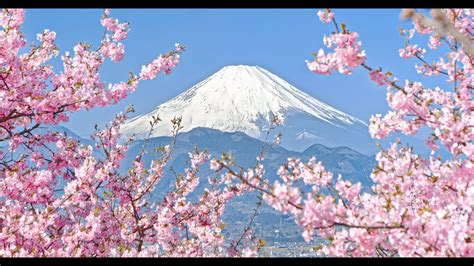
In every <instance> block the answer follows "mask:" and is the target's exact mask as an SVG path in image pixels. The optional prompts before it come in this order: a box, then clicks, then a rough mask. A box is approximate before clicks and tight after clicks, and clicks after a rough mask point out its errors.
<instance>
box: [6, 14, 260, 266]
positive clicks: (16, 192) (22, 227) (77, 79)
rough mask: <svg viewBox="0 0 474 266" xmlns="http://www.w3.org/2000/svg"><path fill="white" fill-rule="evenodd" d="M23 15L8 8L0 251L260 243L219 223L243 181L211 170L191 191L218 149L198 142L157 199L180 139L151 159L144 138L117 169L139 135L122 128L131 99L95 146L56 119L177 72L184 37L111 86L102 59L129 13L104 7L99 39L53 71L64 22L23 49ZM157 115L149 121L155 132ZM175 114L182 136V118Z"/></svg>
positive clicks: (130, 252) (233, 252)
mask: <svg viewBox="0 0 474 266" xmlns="http://www.w3.org/2000/svg"><path fill="white" fill-rule="evenodd" d="M24 21H25V11H24V10H20V9H4V10H2V12H1V13H0V24H1V31H0V78H1V82H0V145H2V146H3V147H2V148H1V149H0V256H7V257H10V256H54V257H57V256H68V257H69V256H87V257H96V256H251V255H255V251H256V249H257V245H256V244H255V239H254V237H253V236H252V234H251V230H246V231H245V233H244V234H242V237H241V238H240V239H239V241H238V243H233V244H228V243H226V241H225V238H224V235H223V234H222V230H223V228H224V227H225V225H224V223H223V222H222V220H221V219H220V216H221V214H222V212H223V209H224V206H225V204H226V202H228V201H229V200H231V199H232V198H233V197H235V196H236V195H239V194H242V193H244V191H245V188H244V187H238V186H236V185H235V184H234V185H232V184H225V183H224V182H225V180H224V179H218V178H213V179H211V178H209V179H208V182H209V186H208V187H207V188H206V189H205V191H204V193H203V194H202V195H200V196H199V197H198V200H195V201H190V200H189V199H188V195H189V194H190V193H191V192H193V191H194V189H195V188H196V186H197V185H198V184H199V178H198V176H197V173H198V169H199V166H200V165H202V164H203V163H205V162H206V161H208V159H209V156H208V155H207V154H206V153H205V152H202V151H201V152H200V151H198V150H196V151H194V152H192V153H190V154H189V156H190V160H191V166H190V167H189V168H187V169H186V170H185V172H184V173H183V174H180V175H179V176H178V177H177V178H176V182H175V189H174V190H172V191H169V192H167V193H166V195H165V196H164V197H163V199H162V200H151V196H152V193H153V191H154V189H155V187H156V185H157V183H158V182H159V181H160V179H161V177H162V176H163V172H164V168H165V166H166V163H167V162H168V161H169V159H170V157H171V154H172V151H173V147H174V142H173V143H171V144H170V145H167V146H165V147H162V148H161V149H159V150H158V152H160V153H161V154H160V155H159V156H157V158H156V159H155V160H153V161H152V162H151V165H145V164H144V162H143V161H142V157H143V155H144V153H145V152H146V143H147V141H145V144H144V146H143V147H142V150H141V153H140V154H139V155H138V156H137V157H136V158H135V159H134V160H133V162H132V166H131V168H130V169H129V170H128V172H126V173H120V172H119V170H118V169H119V167H120V165H121V161H122V159H123V158H124V157H125V152H126V151H127V148H128V144H129V143H130V142H131V141H132V139H131V138H128V139H126V140H123V138H122V137H121V135H120V133H119V129H120V126H121V124H122V123H123V122H124V121H125V119H126V118H127V114H128V113H130V112H132V111H133V108H132V107H129V108H127V110H126V111H125V112H124V113H120V114H118V115H117V116H116V118H115V119H114V120H113V121H112V122H110V124H109V125H107V126H106V127H105V128H103V129H99V128H98V127H97V128H96V132H95V133H94V134H93V136H92V137H93V140H94V141H95V142H96V143H97V144H96V146H95V147H92V146H90V145H89V146H86V145H84V144H82V143H79V142H78V141H77V140H75V139H73V138H72V137H70V136H68V135H67V134H66V133H64V132H59V131H57V130H56V131H55V130H53V129H52V127H50V126H51V125H56V124H59V123H61V122H66V121H68V117H69V115H70V114H71V113H73V112H77V111H80V110H88V109H91V108H94V107H97V106H109V105H112V104H115V103H117V102H119V101H120V100H122V99H124V98H125V97H126V96H127V94H128V93H131V92H133V91H134V90H135V89H136V88H137V86H138V85H139V83H140V82H141V81H143V80H152V79H155V78H156V76H157V75H158V74H159V73H162V72H163V73H164V74H170V73H171V70H172V68H174V67H175V66H176V65H177V64H178V63H179V59H180V54H181V52H183V50H184V47H183V46H181V45H179V44H176V45H175V46H176V47H175V49H174V50H173V51H171V52H169V53H167V54H164V55H160V56H159V57H158V58H156V59H154V60H153V61H152V62H151V63H149V64H147V65H144V66H142V69H141V72H140V74H139V75H138V76H135V75H134V74H133V73H131V74H130V78H129V79H128V80H127V81H126V82H120V83H116V84H108V86H106V85H105V82H104V81H103V80H102V79H101V77H100V75H99V70H100V69H101V67H102V65H103V63H104V62H105V61H106V60H107V59H110V60H111V61H113V62H119V61H121V60H122V59H123V57H124V51H125V50H124V45H123V44H122V42H121V41H123V40H124V39H125V38H126V37H127V34H128V31H129V25H128V24H127V23H119V22H118V20H117V19H115V18H113V17H110V11H109V10H107V9H106V10H105V11H104V14H103V17H102V19H101V24H102V26H103V27H104V28H105V30H104V35H103V38H102V40H101V43H100V45H99V46H98V48H97V49H93V48H92V46H91V45H90V44H86V43H79V44H77V45H76V46H75V47H74V54H72V55H71V54H70V53H69V52H65V53H64V55H62V56H61V59H62V62H63V70H62V71H61V72H59V73H55V72H54V71H53V68H52V66H51V65H48V64H47V62H48V61H49V60H50V59H51V58H53V57H56V56H58V55H59V50H58V48H57V46H56V45H55V42H54V40H55V37H56V33H55V32H53V31H50V30H44V31H43V32H42V33H40V34H38V35H37V39H38V41H39V44H35V45H34V46H32V47H31V49H30V50H28V51H27V52H25V53H20V50H22V49H26V47H25V44H26V40H25V36H24V34H23V33H22V32H21V31H20V28H21V26H22V24H23V23H24ZM159 121H160V119H159V118H158V117H154V118H153V121H150V135H151V132H152V131H153V129H154V127H155V126H156V124H157V123H158V122H159ZM172 122H173V125H174V128H173V132H174V135H175V136H176V134H177V133H178V131H179V129H180V118H176V119H174V120H173V121H172ZM40 129H42V130H40ZM150 135H149V136H150ZM149 136H148V137H149ZM4 144H6V145H4ZM98 154H102V156H100V155H98Z"/></svg>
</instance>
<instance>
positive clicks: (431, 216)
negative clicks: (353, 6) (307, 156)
mask: <svg viewBox="0 0 474 266" xmlns="http://www.w3.org/2000/svg"><path fill="white" fill-rule="evenodd" d="M318 16H319V18H320V20H321V21H322V22H323V23H331V24H333V25H334V27H335V31H334V32H332V33H331V34H329V35H328V36H324V38H323V41H324V44H325V45H326V47H327V48H329V49H330V52H326V51H325V50H323V49H320V50H319V52H318V53H317V54H315V59H314V60H313V61H308V62H307V65H308V68H309V69H310V70H311V71H312V72H314V73H317V74H324V75H330V74H331V73H333V72H336V71H337V72H339V73H342V74H345V75H349V74H351V73H352V71H353V69H355V68H363V69H365V70H367V72H368V76H369V78H370V79H371V80H373V81H374V82H375V83H376V84H377V85H378V86H382V87H386V88H387V102H388V105H389V107H390V109H391V110H390V111H389V112H388V113H387V114H386V115H385V116H383V117H382V116H381V115H375V116H372V118H371V119H370V127H369V131H370V134H371V136H372V137H373V138H375V139H381V138H385V137H387V136H389V135H390V134H391V133H394V132H398V133H402V134H405V135H416V134H417V133H418V132H419V131H420V129H422V128H424V129H427V130H429V131H430V134H429V135H428V137H426V145H427V146H428V147H429V148H430V149H431V150H432V154H431V155H430V156H425V157H423V156H421V155H418V154H416V153H415V151H414V149H413V147H409V146H402V145H401V144H400V142H399V141H397V142H395V143H392V144H391V145H390V146H389V147H388V148H386V149H384V148H382V147H381V150H380V152H378V153H377V155H376V160H377V165H376V166H375V168H374V169H373V172H372V174H371V178H372V180H373V181H374V183H375V184H374V185H373V186H372V191H371V192H370V193H362V192H361V184H360V183H355V184H354V183H353V182H351V181H350V180H344V179H343V177H341V176H338V177H334V175H333V174H332V173H330V172H328V171H326V170H325V169H324V166H323V165H322V164H321V162H318V161H317V159H316V158H313V159H311V160H309V161H308V162H301V161H300V160H299V159H296V158H289V159H288V163H287V164H285V165H284V166H282V167H281V168H280V169H279V171H278V174H279V175H280V177H281V179H282V180H281V181H276V182H274V183H273V184H272V185H269V184H268V182H257V183H256V184H253V185H254V186H255V187H256V188H257V189H259V190H260V191H261V192H262V193H263V195H264V200H265V201H266V202H267V203H268V204H270V205H271V206H273V207H274V208H275V209H277V210H279V211H281V212H283V213H289V214H291V215H292V216H293V217H294V219H295V221H296V223H297V224H298V225H299V226H301V228H302V229H303V237H304V238H305V239H306V240H307V241H309V240H311V239H313V238H314V237H315V235H318V236H319V237H322V238H323V239H324V241H325V242H324V244H322V245H320V246H318V247H316V251H317V252H318V253H319V254H322V255H326V256H448V257H457V256H474V216H473V208H474V164H473V163H474V152H473V151H474V145H473V139H474V104H473V101H472V100H473V98H472V96H473V95H472V91H473V77H472V75H473V59H474V53H473V45H472V40H473V38H474V35H473V32H472V30H473V27H474V14H473V11H472V9H464V10H463V9H444V10H432V11H431V18H429V17H428V16H427V15H424V14H423V13H422V12H420V11H417V10H404V11H403V13H402V17H403V18H410V19H411V20H412V22H413V26H414V27H413V28H412V29H408V30H401V34H402V35H403V37H404V38H405V40H406V46H405V47H403V48H401V49H400V50H399V54H400V56H401V57H402V58H405V59H412V60H416V61H417V64H416V65H415V68H416V70H417V72H418V73H419V74H420V75H422V76H426V77H436V76H442V77H445V78H446V83H445V84H440V85H439V86H438V87H434V88H430V87H427V86H425V85H423V83H421V82H419V81H409V80H405V81H404V82H401V81H400V80H399V79H398V78H396V77H395V76H394V74H392V73H391V72H389V71H387V72H385V73H384V72H382V70H381V68H375V67H372V66H369V64H368V59H367V55H366V52H365V51H364V50H363V49H362V43H361V42H360V41H359V40H358V38H359V35H358V33H357V32H353V31H350V30H349V29H348V27H347V26H346V25H344V24H341V27H340V26H339V24H338V23H337V22H336V20H335V17H334V13H333V12H332V11H331V10H329V9H327V10H324V11H319V12H318ZM415 34H419V35H421V36H422V37H425V39H426V40H427V49H428V50H429V51H431V56H430V57H428V56H429V53H428V50H427V49H425V48H422V47H423V46H422V45H421V44H414V43H412V40H413V37H414V35H415ZM441 49H446V50H447V52H446V53H444V54H443V53H435V50H441ZM430 61H431V62H432V63H429V62H430ZM440 146H442V147H443V148H445V149H446V150H447V151H448V153H449V154H448V155H447V156H444V158H443V157H442V156H440V155H439V154H436V152H437V151H438V149H439V148H440ZM213 164H216V162H214V163H213ZM242 178H245V177H242ZM257 179H258V178H257ZM246 182H247V181H246ZM251 182H252V181H251V180H250V181H249V183H251ZM298 182H299V183H301V182H303V183H304V184H305V185H307V186H309V188H310V192H308V193H305V192H304V191H303V190H301V189H300V188H299V186H298V184H299V183H298Z"/></svg>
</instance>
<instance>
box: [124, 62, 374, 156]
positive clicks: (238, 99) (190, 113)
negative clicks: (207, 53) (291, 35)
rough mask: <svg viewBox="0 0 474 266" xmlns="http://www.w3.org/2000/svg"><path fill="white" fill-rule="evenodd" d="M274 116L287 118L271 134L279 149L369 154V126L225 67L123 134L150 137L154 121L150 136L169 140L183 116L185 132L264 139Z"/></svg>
mask: <svg viewBox="0 0 474 266" xmlns="http://www.w3.org/2000/svg"><path fill="white" fill-rule="evenodd" d="M272 114H278V115H279V116H280V117H282V118H283V124H282V125H280V126H278V127H277V128H276V129H274V130H273V134H276V133H282V135H283V138H282V143H281V145H282V146H283V147H285V148H286V149H289V150H294V151H303V150H304V149H306V148H308V147H309V146H311V145H313V144H315V143H319V144H323V145H325V146H328V147H336V146H347V147H350V148H352V149H355V150H357V151H359V152H362V153H366V154H368V153H370V152H372V151H373V150H374V148H375V145H373V144H372V145H370V144H371V143H373V141H370V137H369V134H368V129H367V124H366V123H365V122H364V121H362V120H360V119H357V118H355V117H353V116H351V115H349V114H346V113H344V112H342V111H339V110H337V109H336V108H334V107H332V106H330V105H328V104H326V103H323V102H321V101H319V100H317V99H316V98H314V97H312V96H310V95H309V94H307V93H305V92H303V91H301V90H298V89H297V88H295V87H294V86H293V85H291V84H290V83H288V82H287V81H285V80H283V79H282V78H280V77H278V76H277V75H275V74H273V73H271V72H270V71H268V70H266V69H263V68H261V67H258V66H245V65H237V66H226V67H223V68H222V69H220V70H219V71H217V72H216V73H214V74H213V75H211V76H209V77H208V78H206V79H204V80H203V81H201V82H199V83H197V84H196V85H194V86H192V87H191V88H190V89H188V90H186V91H185V92H183V93H181V94H179V95H178V96H176V97H175V98H173V99H171V100H169V101H167V102H165V103H163V104H161V105H159V106H157V107H156V108H154V110H152V111H151V112H149V113H146V114H143V115H139V116H136V117H134V118H132V119H129V120H128V121H126V123H125V124H124V125H123V126H122V128H121V132H122V133H123V134H124V135H132V134H133V135H135V138H138V139H140V138H143V137H144V136H145V135H146V133H148V131H149V128H150V124H149V121H150V120H151V117H152V116H156V115H158V116H159V117H160V118H161V120H162V121H161V122H160V123H159V125H158V126H157V127H156V128H155V130H154V131H153V134H152V137H159V136H170V135H171V129H172V125H171V119H173V118H174V117H178V116H180V117H182V122H181V125H182V126H183V129H182V130H181V132H188V131H191V130H192V129H194V128H199V127H204V128H212V129H216V130H219V131H222V132H237V131H240V132H243V133H245V134H247V135H249V136H251V137H253V138H256V139H259V140H262V139H264V138H265V135H266V131H267V129H268V126H269V124H270V122H271V119H272Z"/></svg>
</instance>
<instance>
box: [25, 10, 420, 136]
mask: <svg viewBox="0 0 474 266" xmlns="http://www.w3.org/2000/svg"><path fill="white" fill-rule="evenodd" d="M334 11H335V13H336V19H337V20H338V21H339V22H344V23H346V24H347V26H348V28H349V29H350V30H353V31H357V32H359V34H360V36H361V37H360V39H361V41H362V43H363V47H364V49H365V50H366V52H367V55H368V63H369V65H372V66H382V67H383V70H391V71H392V72H393V73H395V74H396V75H397V76H399V77H401V78H403V79H405V78H408V79H419V78H418V76H417V75H416V74H415V70H414V68H413V64H410V63H407V62H406V61H405V60H403V59H401V58H400V57H399V56H398V48H400V47H402V46H403V43H404V41H403V38H402V37H401V36H400V35H399V33H398V28H399V27H400V26H403V27H408V26H409V25H408V23H407V22H403V21H401V20H400V18H399V14H400V10H398V9H352V10H345V9H336V10H334ZM316 12H317V10H316V9H146V10H145V9H112V10H111V15H112V16H114V17H116V18H118V19H119V20H120V21H128V22H130V24H131V31H130V33H129V36H128V38H127V39H126V40H125V41H124V44H125V49H126V55H125V58H124V60H123V61H122V62H120V63H118V64H117V63H111V62H107V63H106V64H105V66H104V68H103V69H102V72H101V75H102V77H103V78H104V80H105V81H107V82H118V81H121V80H126V79H127V78H128V72H129V71H133V72H134V73H136V74H138V73H139V71H140V67H141V65H143V64H145V63H148V62H149V61H150V60H152V59H153V58H155V57H156V56H157V55H159V54H160V53H164V52H167V51H169V50H170V49H173V47H174V43H175V42H179V43H182V44H184V45H186V47H187V51H186V52H185V53H184V54H183V55H182V61H181V63H180V65H179V66H178V68H177V69H175V71H174V73H173V74H172V75H170V76H160V77H159V78H158V79H156V80H153V81H145V82H142V83H141V85H140V86H139V88H138V90H137V91H136V92H135V93H133V94H131V95H130V96H129V97H128V98H127V99H125V100H124V101H122V102H121V103H120V104H118V105H115V106H112V107H107V108H98V109H94V110H91V111H88V112H85V111H82V112H79V113H76V114H73V115H72V116H71V120H70V122H69V123H67V124H66V126H67V127H68V128H70V129H71V130H73V131H74V132H76V133H78V134H79V135H81V136H88V135H89V134H90V132H91V131H92V129H93V127H94V124H96V123H97V124H99V125H103V124H105V123H107V122H108V121H110V120H111V119H112V118H113V117H114V115H115V114H116V113H118V112H119V111H121V110H123V109H124V108H125V106H127V105H129V104H134V106H135V109H136V111H137V113H136V114H140V113H144V112H147V111H149V110H151V109H152V108H153V107H154V106H156V105H158V104H161V103H163V102H165V101H167V100H169V99H171V98H172V97H174V96H176V95H177V94H179V93H181V92H183V91H184V90H186V89H188V88H189V87H191V86H192V85H194V84H195V83H197V82H199V81H201V80H202V79H204V78H206V77H207V76H209V75H211V74H213V73H214V72H216V71H217V70H219V69H220V68H222V67H224V66H226V65H233V64H245V65H259V66H261V67H263V68H266V69H268V70H269V71H271V72H273V73H275V74H277V75H279V76H280V77H282V78H283V79H285V80H287V81H288V82H290V83H291V84H293V85H295V86H296V87H297V88H299V89H300V90H303V91H305V92H307V93H309V94H310V95H312V96H314V97H316V98H318V99H320V100H322V101H324V102H326V103H328V104H330V105H332V106H334V107H336V108H338V109H340V110H342V111H344V112H347V113H349V114H351V115H354V116H356V117H358V118H360V119H363V120H364V121H368V120H369V118H370V115H371V114H375V113H385V112H386V111H387V110H388V109H387V103H386V100H385V98H386V93H385V89H383V88H379V87H376V86H375V85H374V84H373V83H372V82H371V81H370V80H369V78H368V76H367V73H366V72H365V71H363V70H357V71H355V72H354V73H353V75H351V76H343V75H338V74H336V75H331V76H321V75H316V74H313V73H311V72H310V71H309V70H308V69H307V67H306V64H305V60H306V59H309V60H310V59H311V57H312V56H311V53H312V52H316V51H317V50H318V49H319V48H320V47H322V46H323V43H322V37H323V34H327V33H329V32H331V31H332V30H333V27H332V25H325V24H322V23H320V22H319V20H318V18H317V16H316ZM101 14H102V10H100V9H82V10H79V9H76V10H75V9H69V10H62V9H50V10H48V9H32V10H27V13H26V23H25V24H24V26H23V28H22V29H23V31H24V32H25V33H26V34H27V40H28V42H29V43H30V42H32V41H34V40H35V36H36V33H38V32H41V31H42V30H43V29H45V28H48V29H50V30H54V31H56V33H57V44H58V46H59V49H60V51H61V54H63V53H64V51H71V52H72V47H73V46H74V44H76V43H77V42H81V41H85V42H90V43H92V44H93V47H97V45H98V43H99V41H100V37H101V36H102V33H103V28H102V26H101V25H100V21H99V20H100V17H101ZM53 65H54V66H55V69H56V70H60V69H61V65H60V60H59V57H58V58H57V59H55V60H54V62H53Z"/></svg>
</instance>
